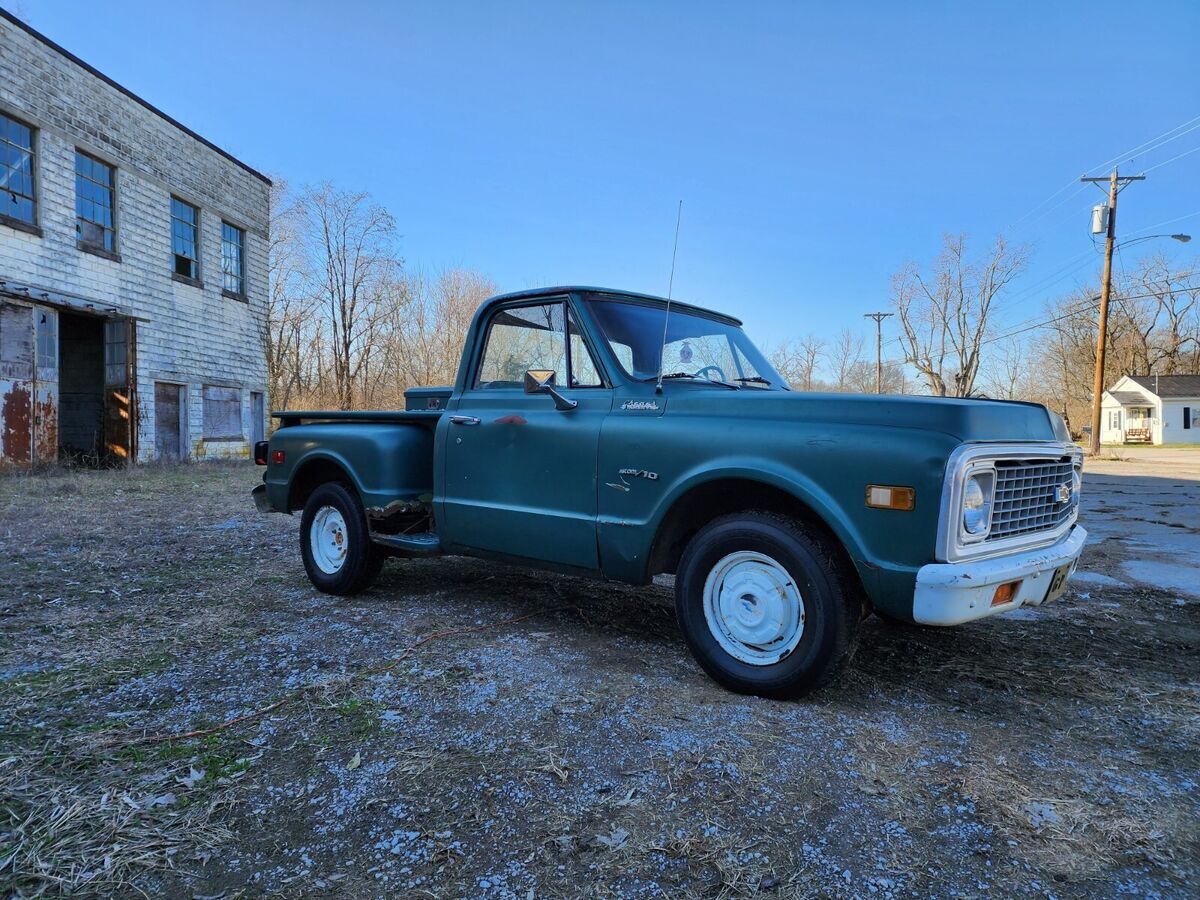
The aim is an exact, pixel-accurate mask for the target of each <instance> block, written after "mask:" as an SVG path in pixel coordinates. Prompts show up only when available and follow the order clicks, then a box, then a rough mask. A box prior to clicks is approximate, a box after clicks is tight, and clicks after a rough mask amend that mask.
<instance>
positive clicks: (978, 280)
mask: <svg viewBox="0 0 1200 900" xmlns="http://www.w3.org/2000/svg"><path fill="white" fill-rule="evenodd" d="M1027 258H1028V254H1027V251H1026V250H1025V249H1024V248H1021V247H1009V246H1008V244H1007V243H1006V242H1005V240H1004V238H1003V237H998V238H997V239H996V243H995V245H994V246H993V247H992V249H991V250H990V251H989V252H988V254H987V256H986V257H985V258H983V259H982V260H981V261H979V262H971V261H969V260H968V259H967V258H966V238H965V236H963V235H947V236H946V237H945V238H944V247H943V250H942V253H941V255H940V256H938V258H937V260H936V261H935V262H934V265H933V268H932V270H931V271H930V272H929V273H928V274H924V273H922V272H921V270H920V268H919V267H918V266H917V264H916V263H909V264H908V265H906V266H905V267H904V268H902V269H901V270H900V271H899V272H898V273H896V275H895V276H894V277H893V279H892V300H893V302H894V303H895V304H896V309H897V311H898V312H899V314H900V316H899V317H900V326H901V336H900V340H901V344H902V346H903V348H904V353H905V361H906V362H908V363H909V364H911V365H912V366H914V367H915V368H916V369H917V371H918V372H919V373H920V374H921V376H922V377H923V378H924V379H925V380H926V382H927V383H928V385H929V390H930V392H931V393H932V394H934V395H936V396H940V397H944V396H947V395H950V396H955V397H967V396H970V394H971V392H972V391H973V390H974V388H975V378H976V376H977V375H978V373H979V365H980V347H981V345H982V343H983V340H984V336H985V335H986V334H987V330H988V324H989V321H990V317H991V313H992V307H993V304H994V303H995V300H996V298H997V296H998V295H999V294H1000V293H1001V292H1002V291H1003V290H1004V288H1005V287H1006V286H1007V285H1008V284H1009V282H1011V281H1012V280H1013V278H1015V277H1016V276H1017V275H1018V274H1019V273H1020V272H1021V270H1022V269H1023V268H1024V267H1025V264H1026V261H1027Z"/></svg>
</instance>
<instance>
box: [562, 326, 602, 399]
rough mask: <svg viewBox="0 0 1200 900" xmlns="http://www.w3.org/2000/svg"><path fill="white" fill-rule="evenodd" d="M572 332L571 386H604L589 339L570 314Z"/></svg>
mask: <svg viewBox="0 0 1200 900" xmlns="http://www.w3.org/2000/svg"><path fill="white" fill-rule="evenodd" d="M568 320H569V322H568V324H569V325H570V332H571V387H581V388H587V387H603V386H604V381H603V380H602V379H601V378H600V368H599V367H598V366H597V365H596V360H595V359H593V358H592V352H591V351H590V350H588V346H587V341H585V340H584V339H583V335H582V334H580V332H579V325H577V324H576V322H575V317H574V316H568Z"/></svg>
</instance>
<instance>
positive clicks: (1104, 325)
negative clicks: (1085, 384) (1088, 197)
mask: <svg viewBox="0 0 1200 900" xmlns="http://www.w3.org/2000/svg"><path fill="white" fill-rule="evenodd" d="M1079 180H1080V181H1085V182H1090V183H1092V184H1100V183H1103V182H1105V181H1107V182H1108V229H1107V234H1106V236H1105V239H1104V280H1103V282H1102V283H1101V285H1100V322H1099V329H1098V332H1099V333H1098V334H1097V335H1096V374H1095V376H1094V378H1093V379H1092V440H1091V447H1090V448H1089V452H1090V453H1091V454H1092V456H1096V455H1097V454H1099V453H1100V395H1101V394H1103V393H1104V352H1105V350H1106V349H1107V344H1108V298H1109V295H1110V294H1111V293H1112V257H1113V247H1114V245H1115V243H1116V236H1117V195H1118V194H1119V193H1121V190H1122V188H1124V187H1125V186H1126V185H1128V184H1130V183H1131V182H1134V181H1145V180H1146V176H1145V175H1127V176H1125V177H1123V178H1122V177H1121V176H1120V175H1118V174H1117V169H1116V167H1115V166H1114V167H1113V170H1112V174H1111V175H1109V176H1106V177H1104V178H1080V179H1079Z"/></svg>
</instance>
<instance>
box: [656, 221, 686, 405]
mask: <svg viewBox="0 0 1200 900" xmlns="http://www.w3.org/2000/svg"><path fill="white" fill-rule="evenodd" d="M682 218H683V201H682V200H680V201H679V209H678V210H676V212H675V246H674V248H672V250H671V280H670V281H668V282H667V310H666V312H665V313H664V314H663V336H662V347H661V348H660V349H659V351H658V384H656V385H655V386H654V392H655V393H656V394H661V393H662V383H663V366H664V365H665V364H666V354H667V322H668V321H669V320H670V318H671V295H672V294H673V293H674V292H675V256H676V254H678V253H679V221H680V220H681V219H682Z"/></svg>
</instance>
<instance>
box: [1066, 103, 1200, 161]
mask: <svg viewBox="0 0 1200 900" xmlns="http://www.w3.org/2000/svg"><path fill="white" fill-rule="evenodd" d="M1189 126H1190V127H1189ZM1181 128H1186V129H1187V130H1186V131H1179V129H1181ZM1197 128H1200V116H1196V117H1195V118H1192V119H1188V120H1187V121H1186V122H1184V123H1182V124H1180V125H1176V126H1175V127H1174V128H1169V129H1167V130H1166V131H1164V132H1163V133H1162V134H1160V135H1159V136H1158V137H1154V138H1151V139H1150V140H1148V141H1143V142H1142V143H1140V144H1138V145H1137V146H1136V147H1133V148H1131V149H1129V150H1126V151H1125V152H1124V153H1118V154H1117V155H1116V156H1114V157H1113V158H1112V159H1110V160H1108V161H1106V162H1102V163H1100V165H1098V166H1092V167H1091V168H1090V169H1086V170H1085V171H1084V174H1085V175H1086V174H1087V173H1088V172H1095V171H1096V170H1097V169H1107V168H1108V167H1109V166H1111V165H1113V164H1114V163H1119V162H1124V161H1125V160H1127V159H1129V157H1131V156H1133V155H1134V154H1137V153H1149V152H1151V151H1152V150H1157V149H1158V148H1159V147H1161V146H1163V145H1164V144H1169V143H1170V142H1171V141H1173V140H1175V139H1176V138H1181V137H1183V136H1184V135H1185V134H1191V133H1192V132H1193V131H1195V130H1196V129H1197ZM1175 131H1179V134H1172V132H1175ZM1169 134H1170V135H1171V137H1167V135H1169ZM1160 139H1162V140H1160ZM1151 144H1153V146H1150V145H1151Z"/></svg>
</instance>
